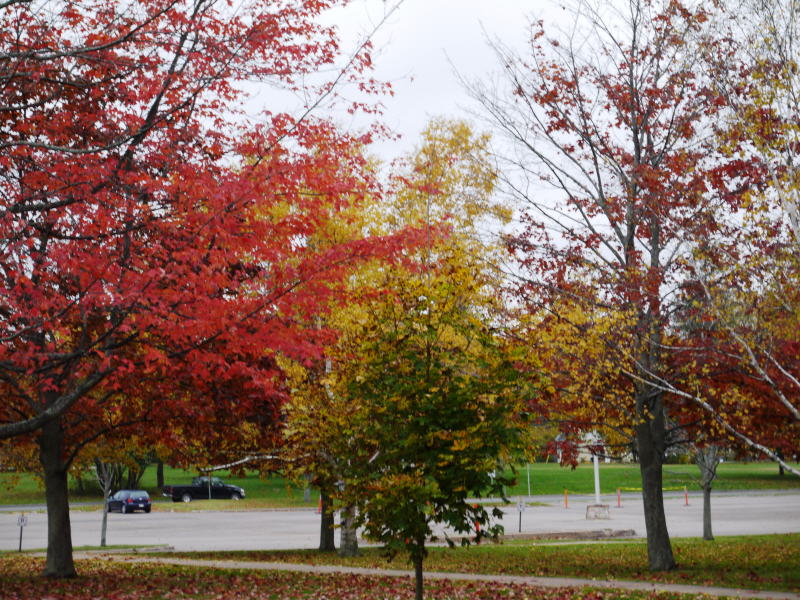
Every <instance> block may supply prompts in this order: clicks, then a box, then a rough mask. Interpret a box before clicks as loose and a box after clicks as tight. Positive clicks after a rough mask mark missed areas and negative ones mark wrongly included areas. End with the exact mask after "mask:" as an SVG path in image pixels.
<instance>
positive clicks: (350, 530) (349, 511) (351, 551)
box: [339, 506, 358, 556]
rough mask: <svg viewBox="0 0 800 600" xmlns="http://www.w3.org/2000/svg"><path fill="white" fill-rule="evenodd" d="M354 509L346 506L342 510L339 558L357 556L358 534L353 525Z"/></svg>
mask: <svg viewBox="0 0 800 600" xmlns="http://www.w3.org/2000/svg"><path fill="white" fill-rule="evenodd" d="M355 516H356V515H355V508H354V507H352V506H348V507H346V508H344V509H342V523H341V531H342V533H341V538H340V540H339V555H340V556H358V533H357V531H356V525H355Z"/></svg>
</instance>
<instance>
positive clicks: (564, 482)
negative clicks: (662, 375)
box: [0, 462, 800, 511]
mask: <svg viewBox="0 0 800 600" xmlns="http://www.w3.org/2000/svg"><path fill="white" fill-rule="evenodd" d="M527 472H528V471H527V468H526V467H525V466H524V465H523V466H522V467H521V468H520V469H519V470H518V472H517V479H518V483H517V485H516V486H515V487H513V488H510V489H508V490H507V494H508V495H509V496H518V495H526V494H527V493H528V484H527ZM698 472H699V471H698V469H697V467H696V466H694V465H678V464H676V465H673V464H669V465H665V466H664V488H665V489H666V490H683V488H684V486H685V487H687V488H688V489H689V490H690V491H697V490H699V489H700V486H699V483H698ZM195 475H196V473H193V472H190V471H183V470H179V469H172V468H169V467H166V468H165V469H164V480H165V482H166V483H167V484H188V483H189V482H190V481H191V479H192V477H194V476H195ZM217 475H218V476H219V477H222V478H223V479H224V480H225V481H226V482H227V483H232V484H235V485H239V486H241V487H243V488H244V489H245V491H246V492H247V499H246V500H244V501H243V502H240V503H239V504H238V505H236V504H233V503H230V502H227V501H208V500H204V501H200V502H192V503H190V504H189V505H188V506H183V507H179V506H178V505H177V504H173V503H172V502H171V501H170V500H169V499H167V498H163V497H162V496H161V490H159V489H158V488H157V487H156V472H155V468H153V467H151V468H149V469H148V470H147V471H146V472H145V475H144V477H143V479H142V487H144V488H145V489H147V490H148V491H149V492H150V495H151V496H152V497H153V499H154V500H155V501H156V507H155V508H154V510H159V509H163V510H181V511H183V510H204V509H221V510H231V509H233V510H242V509H254V508H266V507H274V508H288V507H303V506H305V507H316V506H317V502H318V500H319V494H318V492H317V491H316V490H312V492H311V501H310V502H304V501H303V489H302V487H301V486H299V485H297V484H294V483H292V482H290V481H287V480H285V479H284V478H282V477H279V476H269V477H264V478H261V477H259V476H258V474H256V473H254V472H253V473H248V474H247V476H245V477H231V476H230V474H229V473H227V472H225V471H221V472H219V473H217ZM530 475H531V493H532V494H533V495H543V494H563V493H564V490H565V489H567V490H569V492H570V493H573V494H591V493H593V492H594V474H593V469H592V465H591V464H589V463H583V464H580V465H578V467H577V468H576V469H574V470H573V469H571V468H568V467H561V466H559V465H557V464H552V463H550V464H543V463H536V464H532V465H531V466H530ZM90 477H91V476H90V475H89V476H87V478H86V482H87V483H89V484H91V480H90ZM600 484H601V492H602V493H603V494H613V493H615V492H616V490H617V488H621V489H622V490H623V491H624V492H625V491H628V492H631V491H638V490H639V489H640V487H641V479H640V475H639V467H638V465H635V464H616V463H611V464H601V466H600ZM71 487H72V492H71V494H70V498H71V500H72V501H73V502H99V501H100V492H99V490H98V491H96V492H94V493H85V492H84V493H81V492H79V491H78V490H77V486H76V484H75V482H74V481H73V482H72V486H71ZM714 489H715V490H741V489H744V490H753V489H800V477H796V476H794V475H791V474H787V475H784V476H783V477H781V476H779V475H778V469H777V467H776V465H775V464H774V463H770V462H747V463H732V462H726V463H723V464H721V465H720V466H719V469H718V478H717V481H715V483H714ZM42 502H44V491H43V490H42V488H41V486H40V484H39V480H38V478H36V477H35V476H33V475H29V474H23V475H20V476H16V475H13V474H10V473H0V505H3V504H37V503H42ZM164 503H166V504H167V505H168V506H169V507H168V508H167V506H162V504H164ZM220 503H221V504H220Z"/></svg>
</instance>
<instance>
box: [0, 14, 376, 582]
mask: <svg viewBox="0 0 800 600" xmlns="http://www.w3.org/2000/svg"><path fill="white" fill-rule="evenodd" d="M337 3H338V2H335V1H331V2H325V1H323V2H318V1H313V2H312V1H305V0H296V1H289V2H284V3H280V4H276V3H274V2H269V1H266V0H252V1H248V2H245V3H244V4H242V5H241V6H239V7H238V8H237V10H236V11H233V9H231V8H230V7H229V6H228V5H227V4H225V3H221V2H216V1H214V0H193V1H190V0H186V1H184V0H181V1H178V2H175V1H173V0H143V1H141V2H134V3H118V2H116V1H114V0H97V1H95V2H90V3H75V2H46V3H30V2H5V3H1V4H0V82H2V85H0V107H1V108H0V164H2V177H1V178H0V195H1V197H2V206H3V211H2V219H1V220H0V231H1V232H2V233H0V238H1V239H2V245H1V246H0V277H2V279H3V291H2V299H1V300H0V330H1V331H2V333H1V334H0V338H1V339H2V341H0V381H2V391H3V396H4V402H3V405H2V407H0V438H16V439H19V440H32V441H34V442H35V443H36V444H37V445H38V455H39V458H40V461H41V465H42V469H43V472H44V479H45V487H46V498H47V505H48V553H47V562H46V566H45V571H44V573H45V574H46V575H49V576H54V577H69V576H73V575H74V574H75V569H74V565H73V562H72V553H71V539H70V529H69V513H68V504H67V479H66V474H67V469H68V468H69V465H70V464H71V461H72V460H74V458H75V456H76V455H77V453H79V452H80V448H81V447H82V446H84V445H86V443H87V442H88V440H90V439H95V437H96V436H97V435H100V433H107V432H108V431H112V430H115V431H121V430H122V428H123V427H124V426H131V427H132V426H135V424H143V423H147V425H148V428H149V429H147V430H149V431H150V432H151V433H155V432H156V431H158V430H159V424H165V423H178V424H188V423H190V422H191V423H192V427H191V428H189V427H188V425H187V426H183V425H181V426H179V427H162V428H160V430H161V431H162V432H163V433H164V438H165V440H167V441H168V442H171V443H172V444H173V445H177V444H178V442H179V441H180V440H185V439H186V436H184V437H182V438H181V437H180V436H179V435H178V434H179V432H180V431H181V429H183V430H184V431H187V430H188V431H189V434H190V435H192V434H193V435H198V434H199V433H200V432H213V431H217V425H219V423H220V422H222V423H225V422H229V423H230V422H232V421H234V420H235V419H236V413H237V412H238V413H239V415H241V414H247V415H251V416H252V417H253V422H257V423H260V424H261V425H264V426H266V427H265V430H267V431H268V430H269V425H271V424H273V423H274V420H275V417H276V415H277V414H278V413H279V408H278V404H279V403H280V402H281V401H282V399H283V397H284V393H283V390H282V388H281V386H280V382H279V379H276V376H277V375H278V374H279V369H278V368H277V367H276V365H275V362H274V360H273V359H272V357H271V355H272V354H274V353H275V352H282V353H286V354H289V355H298V354H302V353H312V354H313V353H314V352H316V348H317V343H316V342H317V340H316V339H315V336H314V334H313V333H307V332H306V331H305V329H304V327H302V325H301V324H302V323H305V322H307V320H308V315H309V314H310V313H314V312H316V311H318V310H319V309H320V307H322V306H324V305H325V302H326V298H328V297H330V295H331V294H332V293H334V292H335V290H336V285H335V282H336V281H340V280H341V279H342V277H343V276H344V274H345V273H346V271H347V268H348V264H349V263H350V262H351V261H352V260H354V259H355V258H358V257H361V256H363V255H365V254H367V253H369V248H370V243H369V242H364V241H358V242H353V243H351V244H346V245H341V246H337V247H329V248H326V249H325V250H324V251H321V252H318V251H315V250H314V249H313V248H310V247H309V246H308V245H306V244H304V243H303V241H304V240H305V239H307V238H308V237H309V236H310V235H311V234H313V232H314V231H315V230H316V229H317V228H319V227H321V226H322V225H323V224H324V222H326V221H327V220H330V219H336V215H337V213H338V211H339V210H340V209H341V208H342V207H344V206H345V205H346V204H348V203H349V202H350V200H351V199H352V198H354V197H357V196H359V195H360V194H361V193H362V192H363V191H364V190H365V189H367V188H369V187H370V185H371V183H370V182H369V181H368V178H367V177H366V176H365V172H364V171H362V170H361V169H360V167H359V163H361V162H362V161H363V159H362V158H360V157H356V156H355V155H354V154H353V153H348V152H343V151H342V149H343V148H344V147H346V146H349V145H350V144H353V143H356V142H357V143H359V144H361V143H363V142H364V140H363V139H358V140H355V139H353V138H348V137H346V136H342V135H340V134H339V133H337V132H336V130H335V129H334V128H333V127H332V126H331V125H329V124H327V123H325V122H323V121H320V120H316V119H312V118H311V117H310V116H309V111H311V110H312V109H313V108H314V106H315V104H316V102H317V100H318V99H320V98H323V97H327V96H329V94H330V93H331V89H332V88H331V86H332V83H331V82H323V83H322V84H321V85H320V87H319V88H306V90H305V91H306V92H307V96H306V97H307V98H310V101H309V104H308V106H306V107H305V112H304V113H303V115H302V117H301V118H296V117H293V116H292V115H290V114H286V113H282V112H281V111H280V108H279V107H278V109H277V110H276V109H275V108H276V107H265V112H264V113H263V115H262V118H261V119H260V122H259V123H257V124H253V123H252V122H251V121H249V120H248V119H247V118H245V116H244V115H245V113H244V111H242V110H240V109H241V106H242V104H241V103H240V101H241V100H242V99H244V95H243V93H242V89H243V86H242V85H241V84H242V82H244V81H249V82H265V83H269V84H273V85H275V86H278V87H284V88H288V89H290V90H291V89H297V87H298V86H299V85H301V82H302V81H303V78H304V77H305V76H306V75H308V74H311V73H314V72H317V71H318V70H319V68H320V67H330V66H331V65H335V64H336V60H337V56H338V52H337V48H338V46H337V41H336V36H335V31H334V30H333V29H332V28H331V27H328V26H323V25H321V24H319V22H318V20H317V17H318V16H319V14H320V13H321V12H322V11H324V10H325V9H327V8H328V7H330V6H332V5H334V4H337ZM367 50H368V48H366V47H365V48H362V52H360V53H358V54H357V55H355V56H354V57H353V58H351V59H350V60H349V62H348V64H347V67H346V70H345V71H337V73H338V75H337V76H336V77H337V78H338V79H337V80H338V81H342V80H347V79H349V78H351V77H355V78H358V77H360V73H361V72H362V70H363V68H364V67H365V66H366V65H367V64H368V62H369V58H368V54H367ZM342 157H346V158H342ZM343 160H349V161H352V163H351V164H350V165H349V166H348V168H347V169H343V168H342V162H343ZM345 172H346V173H347V175H345ZM264 216H267V218H264ZM232 390H235V391H236V392H237V395H236V397H235V398H233V397H232V395H231V394H232ZM238 392H241V393H238ZM233 400H235V402H232V401H233ZM232 408H235V410H232ZM98 416H102V417H103V419H102V420H97V417H98ZM218 417H222V418H223V419H222V421H218V420H217V418H218ZM93 419H95V420H94V421H93ZM239 420H241V419H239ZM94 423H108V424H109V428H110V429H108V430H106V429H104V428H103V431H102V432H100V431H97V430H94V431H91V428H92V425H93V424H94ZM144 430H145V429H143V431H144ZM89 431H91V433H88V432H89ZM19 436H22V437H19ZM25 436H27V438H26V437H25ZM87 436H88V437H87Z"/></svg>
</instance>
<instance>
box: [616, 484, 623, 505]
mask: <svg viewBox="0 0 800 600" xmlns="http://www.w3.org/2000/svg"><path fill="white" fill-rule="evenodd" d="M617 508H622V492H621V491H620V489H619V488H617Z"/></svg>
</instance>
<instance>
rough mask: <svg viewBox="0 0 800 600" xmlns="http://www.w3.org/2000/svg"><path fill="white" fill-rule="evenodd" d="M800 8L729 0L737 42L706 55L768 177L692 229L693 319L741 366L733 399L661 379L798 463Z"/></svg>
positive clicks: (735, 437)
mask: <svg viewBox="0 0 800 600" xmlns="http://www.w3.org/2000/svg"><path fill="white" fill-rule="evenodd" d="M797 10H798V7H797V5H796V3H795V2H788V3H787V2H773V1H772V0H753V1H752V2H745V3H743V4H737V5H736V6H728V7H727V11H726V12H723V13H722V15H721V17H720V19H719V20H718V22H717V26H718V27H719V29H720V31H724V32H727V34H728V36H729V37H730V39H732V40H735V41H736V43H735V44H733V45H732V47H731V48H730V50H729V52H728V53H726V54H724V55H717V54H714V53H710V54H709V55H708V57H707V62H708V65H709V68H710V71H711V73H712V75H713V85H714V88H715V89H716V90H717V91H718V93H719V94H720V95H721V96H722V97H724V99H725V102H726V104H727V107H728V110H727V114H726V118H725V120H724V121H723V123H722V124H721V125H720V127H719V131H718V133H717V135H718V137H719V140H720V143H721V144H723V145H724V147H727V148H728V151H729V152H730V153H731V154H734V153H736V154H738V155H739V156H741V157H743V158H747V159H748V160H751V161H755V162H756V163H757V164H758V166H759V168H760V169H761V170H762V172H763V176H764V179H765V183H766V184H765V185H764V186H761V187H759V188H755V189H752V190H748V192H747V193H746V194H745V195H744V196H743V203H742V207H743V215H742V217H741V218H740V219H738V220H737V221H736V222H735V223H733V224H731V226H730V227H729V230H728V231H727V232H726V235H724V236H713V237H708V238H704V239H700V240H697V241H696V243H695V248H696V250H695V252H694V254H693V256H692V267H693V271H692V274H691V275H692V278H691V285H693V286H694V287H695V290H696V292H695V297H694V307H693V310H694V311H695V312H696V315H695V320H697V321H702V322H703V323H705V328H706V330H707V331H708V332H709V334H708V335H707V336H706V337H705V343H706V350H707V351H709V352H711V353H713V355H714V357H715V360H716V361H717V362H718V363H719V364H720V365H724V367H723V368H725V369H728V370H729V371H731V372H733V373H736V374H737V376H738V378H739V381H738V387H739V389H740V393H739V394H738V403H737V406H736V410H735V411H731V410H729V408H730V407H720V405H719V403H717V402H714V401H713V400H711V401H709V399H708V398H702V397H699V396H698V395H697V394H695V393H693V390H692V389H691V388H687V387H686V386H681V387H679V388H678V387H676V386H674V385H671V384H670V383H668V382H663V384H664V389H671V391H673V392H674V393H675V394H678V395H680V396H682V397H683V398H685V399H687V400H691V401H693V402H695V403H696V404H698V405H699V406H701V407H702V408H703V409H704V410H705V411H706V412H707V413H708V414H709V415H710V416H711V417H712V418H713V419H714V420H715V421H716V423H717V425H718V426H719V427H720V428H723V429H724V430H725V432H726V436H727V437H729V438H730V439H731V441H734V442H735V443H737V444H739V445H741V446H744V447H747V448H749V449H750V451H755V452H757V453H759V454H762V455H765V456H768V457H770V458H772V459H773V460H775V461H777V462H778V463H779V464H780V466H781V469H782V470H783V469H784V468H785V469H788V470H790V471H792V472H793V473H795V474H797V475H800V472H798V471H797V469H796V468H794V467H792V466H791V465H789V464H788V463H787V462H786V461H785V460H784V458H783V457H784V456H785V455H788V454H791V453H793V452H794V451H796V448H797V445H798V442H800V406H798V403H797V401H796V398H797V393H798V391H800V363H798V360H797V357H798V352H797V349H798V343H800V339H799V338H798V336H797V324H798V322H797V314H798V313H797V310H798V306H800V297H798V295H797V290H798V281H800V263H798V260H797V257H798V249H799V246H798V244H800V221H799V220H798V218H799V217H798V215H799V214H800V213H798V206H800V204H799V203H798V190H799V189H800V188H798V184H799V183H800V172H798V170H797V151H798V141H799V140H798V132H800V130H799V129H798V126H799V124H798V121H797V114H798V109H800V106H799V105H798V92H800V78H799V77H798V68H797V65H798V58H799V57H798V47H797V36H798V33H800V32H798V19H797ZM732 65H734V66H735V67H736V68H732ZM695 350H697V349H695ZM715 370H717V371H719V370H721V369H719V368H718V369H715ZM726 408H727V410H726ZM748 415H749V418H747V416H748ZM756 415H758V417H756V418H754V417H755V416H756ZM756 423H757V425H755V424H756Z"/></svg>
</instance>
